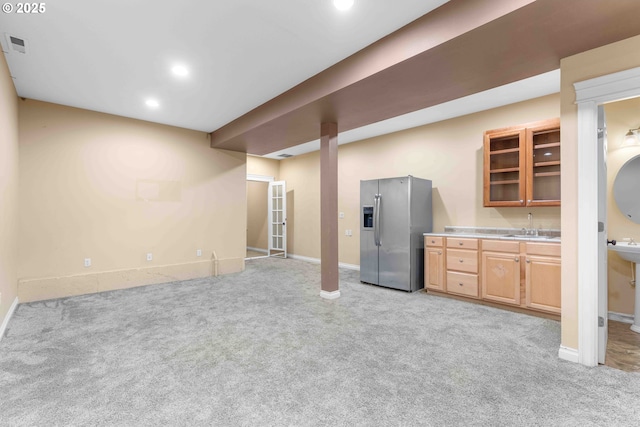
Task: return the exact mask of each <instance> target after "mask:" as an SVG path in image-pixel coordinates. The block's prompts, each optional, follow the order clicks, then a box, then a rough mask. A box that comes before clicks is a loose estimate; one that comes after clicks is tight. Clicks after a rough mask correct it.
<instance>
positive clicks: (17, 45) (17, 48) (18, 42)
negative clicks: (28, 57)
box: [7, 34, 27, 53]
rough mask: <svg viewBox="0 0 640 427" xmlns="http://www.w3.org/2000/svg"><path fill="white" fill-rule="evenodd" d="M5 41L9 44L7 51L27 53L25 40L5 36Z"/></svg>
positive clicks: (8, 35)
mask: <svg viewBox="0 0 640 427" xmlns="http://www.w3.org/2000/svg"><path fill="white" fill-rule="evenodd" d="M7 41H8V42H9V50H12V51H14V52H20V53H27V41H26V40H25V39H21V38H20V37H16V36H12V35H10V34H7Z"/></svg>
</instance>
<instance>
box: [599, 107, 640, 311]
mask: <svg viewBox="0 0 640 427" xmlns="http://www.w3.org/2000/svg"><path fill="white" fill-rule="evenodd" d="M604 110H605V116H606V120H607V135H608V138H607V146H608V153H607V233H608V236H609V239H617V240H618V241H622V240H623V239H624V238H625V237H626V238H628V237H633V238H634V239H635V240H637V241H640V224H636V223H634V222H632V221H630V220H629V219H628V218H627V217H626V216H624V215H623V214H622V212H620V210H619V209H618V206H617V205H616V202H615V199H614V197H613V183H614V181H615V178H616V175H617V174H618V171H619V170H620V168H621V167H622V165H623V164H624V163H625V162H626V161H627V160H629V159H631V158H632V157H634V156H637V155H639V154H640V147H621V144H622V141H623V140H624V135H625V134H626V133H627V132H628V131H629V129H635V128H637V127H638V126H639V125H640V98H634V99H629V100H625V101H619V102H613V103H610V104H605V106H604ZM639 184H640V182H639ZM631 268H633V264H632V263H630V262H629V261H625V260H623V259H622V258H620V256H618V254H617V253H616V252H614V251H609V265H608V272H607V273H608V281H609V311H612V312H615V313H623V314H629V315H633V309H634V298H635V288H634V287H633V286H632V285H631V283H630V281H631Z"/></svg>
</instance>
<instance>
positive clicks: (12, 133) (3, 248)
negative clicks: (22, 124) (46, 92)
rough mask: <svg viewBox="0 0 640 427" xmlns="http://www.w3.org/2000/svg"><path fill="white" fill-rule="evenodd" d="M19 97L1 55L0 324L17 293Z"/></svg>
mask: <svg viewBox="0 0 640 427" xmlns="http://www.w3.org/2000/svg"><path fill="white" fill-rule="evenodd" d="M17 221H18V97H17V95H16V91H15V88H14V86H13V80H12V79H11V75H10V74H9V68H8V67H7V63H6V60H5V57H4V54H0V324H2V322H3V321H4V320H5V318H6V316H7V314H8V312H9V309H10V307H11V305H12V304H13V303H14V301H15V299H16V296H17V295H18V292H17V284H18V279H17V278H18V273H17V268H16V264H17V255H18V247H17V244H18V235H17V230H18V227H17Z"/></svg>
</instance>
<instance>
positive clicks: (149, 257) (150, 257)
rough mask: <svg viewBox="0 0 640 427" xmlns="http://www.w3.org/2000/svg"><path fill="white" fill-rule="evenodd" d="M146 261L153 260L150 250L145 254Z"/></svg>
mask: <svg viewBox="0 0 640 427" xmlns="http://www.w3.org/2000/svg"><path fill="white" fill-rule="evenodd" d="M147 261H153V254H152V253H151V252H149V253H148V254H147Z"/></svg>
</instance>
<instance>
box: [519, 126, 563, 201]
mask: <svg viewBox="0 0 640 427" xmlns="http://www.w3.org/2000/svg"><path fill="white" fill-rule="evenodd" d="M527 158H528V159H529V162H530V167H528V168H527V206H552V205H559V204H560V123H559V122H558V121H557V120H549V121H548V122H546V123H544V124H541V125H540V126H537V127H532V128H528V129H527Z"/></svg>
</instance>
